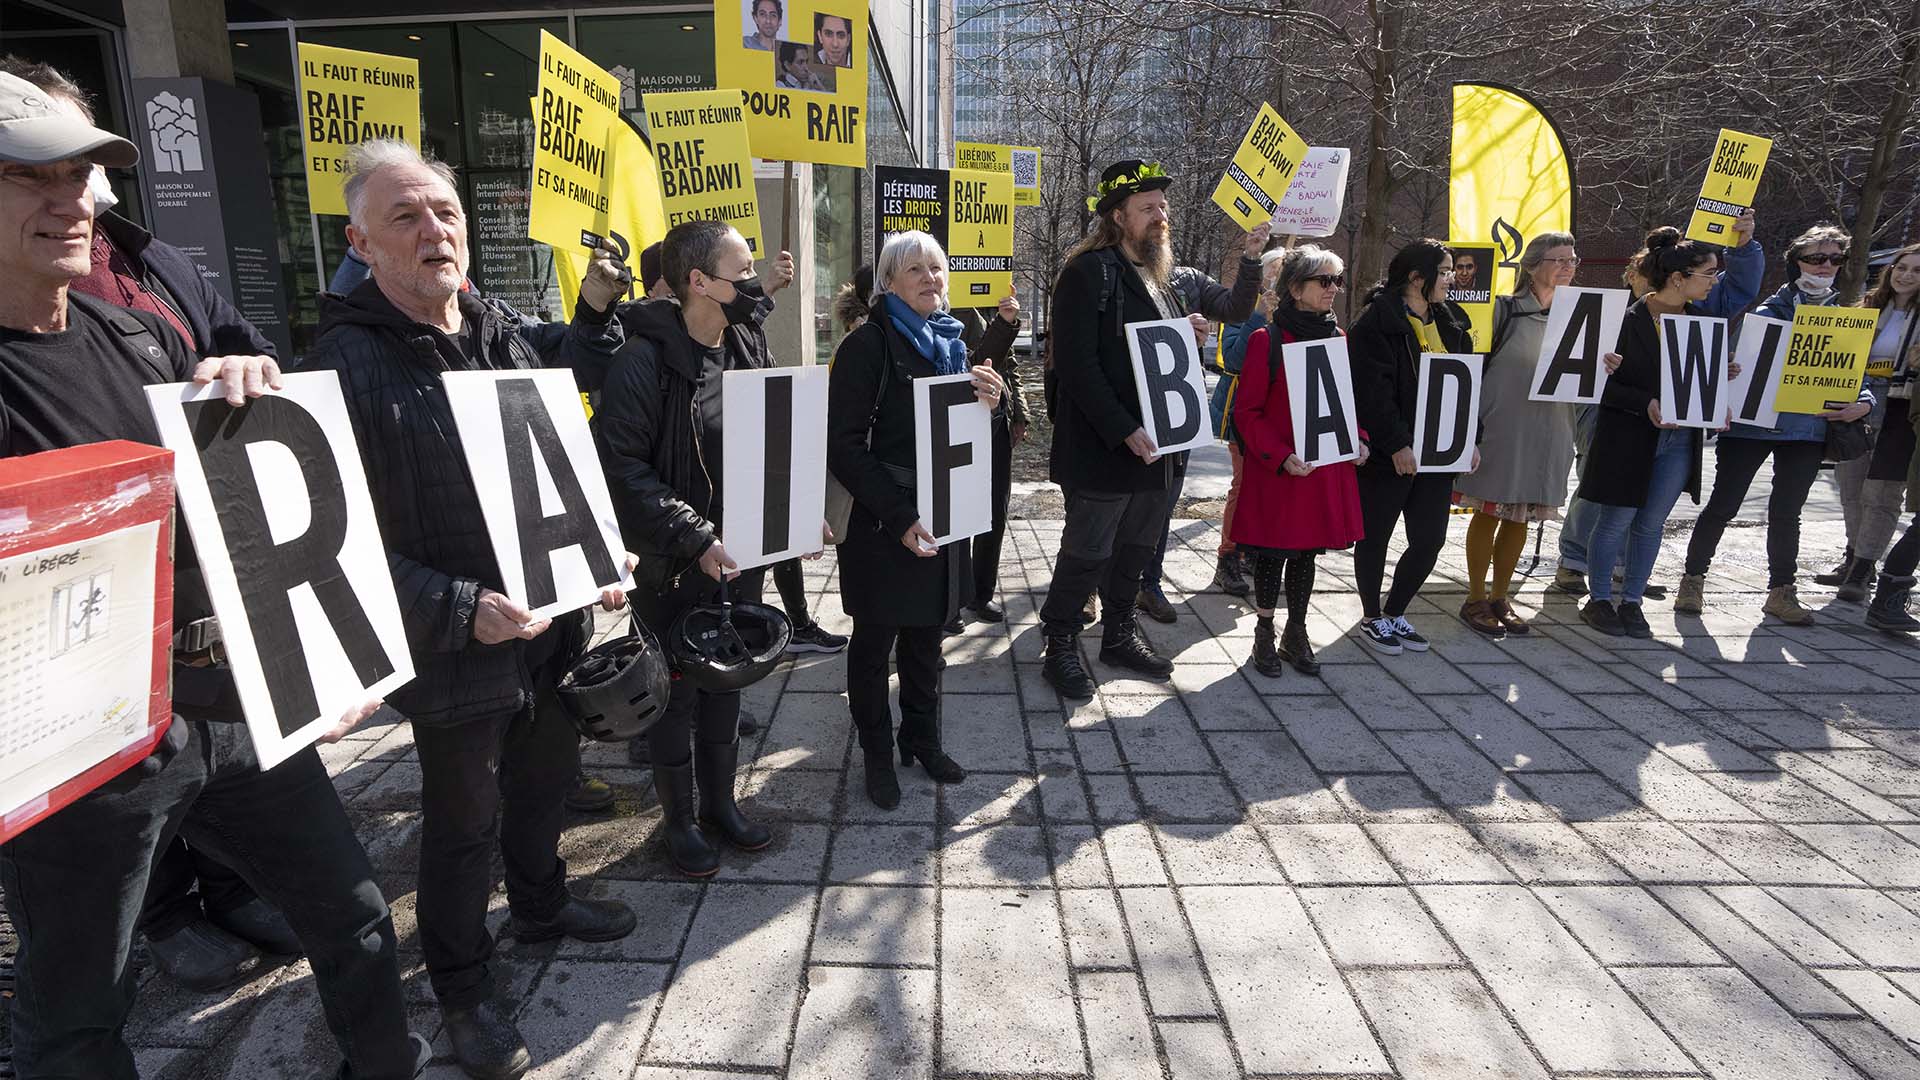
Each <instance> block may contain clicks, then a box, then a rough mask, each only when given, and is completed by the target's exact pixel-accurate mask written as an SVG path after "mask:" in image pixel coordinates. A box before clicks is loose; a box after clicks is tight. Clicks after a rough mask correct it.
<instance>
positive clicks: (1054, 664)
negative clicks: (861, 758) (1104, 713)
mask: <svg viewBox="0 0 1920 1080" xmlns="http://www.w3.org/2000/svg"><path fill="white" fill-rule="evenodd" d="M1046 640H1047V644H1046V651H1044V652H1042V653H1041V654H1040V660H1041V667H1040V674H1041V676H1042V677H1044V678H1045V679H1046V680H1047V682H1049V683H1051V684H1052V685H1053V688H1054V689H1055V690H1058V691H1059V692H1060V696H1061V697H1069V698H1090V697H1092V696H1093V677H1092V676H1090V675H1088V674H1087V667H1086V665H1085V664H1082V663H1081V662H1080V648H1079V645H1078V643H1077V641H1076V639H1075V638H1074V637H1073V635H1071V634H1058V635H1055V634H1049V635H1047V639H1046ZM887 757H888V760H889V761H891V760H892V755H891V754H889V755H888V756H887Z"/></svg>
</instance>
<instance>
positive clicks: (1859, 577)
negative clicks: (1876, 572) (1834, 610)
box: [1833, 559, 1873, 604]
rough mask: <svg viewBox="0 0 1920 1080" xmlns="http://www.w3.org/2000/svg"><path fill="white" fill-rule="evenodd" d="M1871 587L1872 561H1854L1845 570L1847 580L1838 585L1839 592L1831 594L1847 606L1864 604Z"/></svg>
mask: <svg viewBox="0 0 1920 1080" xmlns="http://www.w3.org/2000/svg"><path fill="white" fill-rule="evenodd" d="M1872 585H1873V560H1872V559H1855V560H1853V565H1852V566H1850V567H1848V568H1847V579H1846V580H1845V581H1842V582H1841V583H1840V588H1839V591H1837V592H1835V593H1834V594H1833V596H1834V599H1836V600H1845V601H1846V602H1847V603H1849V604H1864V603H1866V602H1867V594H1868V592H1869V591H1870V587H1871V586H1872Z"/></svg>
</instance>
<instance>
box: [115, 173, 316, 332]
mask: <svg viewBox="0 0 1920 1080" xmlns="http://www.w3.org/2000/svg"><path fill="white" fill-rule="evenodd" d="M93 223H94V224H95V225H96V226H98V227H99V228H100V229H101V230H103V231H104V232H105V233H106V234H107V239H109V240H111V241H113V246H114V247H116V248H118V249H120V253H121V254H122V255H125V256H126V257H127V261H128V262H131V263H132V264H133V265H134V267H135V269H137V270H139V271H140V272H141V276H142V277H143V278H145V281H144V282H143V284H145V285H146V286H147V289H148V291H150V292H152V293H154V294H155V295H157V296H159V297H160V299H161V301H162V302H164V303H166V304H167V305H168V306H169V307H172V308H173V310H174V313H175V314H177V315H179V316H180V317H181V318H182V319H184V320H185V321H186V324H187V329H189V330H191V331H193V349H194V351H195V352H196V353H198V354H200V356H202V357H207V356H271V357H273V358H275V359H276V360H277V359H281V357H280V354H279V352H278V351H276V350H275V349H274V347H273V343H272V342H271V341H268V340H267V339H266V337H265V336H264V335H262V334H261V333H260V331H258V330H255V329H254V328H253V324H252V323H250V322H248V321H247V320H246V318H245V317H244V316H242V315H241V314H240V309H239V308H236V307H234V306H233V305H232V304H231V303H229V302H228V301H227V298H226V297H224V296H222V295H220V290H218V289H216V288H214V287H213V286H212V285H209V284H207V279H206V278H203V277H201V276H200V268H199V267H198V266H195V265H194V264H193V259H192V258H191V257H189V256H188V255H187V253H186V252H184V251H181V250H180V249H179V248H177V247H174V246H173V245H172V244H168V243H165V242H163V241H160V240H156V239H155V238H154V236H153V234H152V233H150V232H148V231H147V230H145V229H143V228H141V227H140V226H138V225H135V224H134V223H133V222H131V221H128V220H127V219H126V218H123V217H121V216H120V215H119V214H116V213H114V212H113V211H111V210H109V211H107V212H106V213H104V214H101V215H100V216H99V217H97V218H95V219H94V220H93ZM155 286H158V288H156V287H155Z"/></svg>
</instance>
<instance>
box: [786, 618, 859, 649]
mask: <svg viewBox="0 0 1920 1080" xmlns="http://www.w3.org/2000/svg"><path fill="white" fill-rule="evenodd" d="M846 648H847V639H846V638H845V637H843V636H842V635H840V634H829V633H827V631H826V629H825V628H824V627H822V626H821V625H820V624H819V623H817V622H812V623H808V624H807V625H805V626H796V627H794V628H793V638H792V640H790V641H788V642H787V651H788V652H790V653H810V652H817V653H837V652H845V651H846Z"/></svg>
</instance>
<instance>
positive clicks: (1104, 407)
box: [1040, 160, 1269, 698]
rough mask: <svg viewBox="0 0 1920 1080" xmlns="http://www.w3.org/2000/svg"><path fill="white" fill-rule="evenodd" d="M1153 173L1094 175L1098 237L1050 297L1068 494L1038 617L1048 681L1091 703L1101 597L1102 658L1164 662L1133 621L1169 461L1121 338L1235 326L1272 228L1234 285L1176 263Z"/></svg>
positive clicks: (1251, 242)
mask: <svg viewBox="0 0 1920 1080" xmlns="http://www.w3.org/2000/svg"><path fill="white" fill-rule="evenodd" d="M1171 183H1173V180H1172V178H1171V177H1168V176H1167V175H1166V174H1165V173H1164V172H1162V171H1161V170H1160V168H1159V166H1157V165H1148V164H1146V163H1144V162H1140V161H1131V160H1130V161H1121V162H1116V163H1115V164H1113V165H1110V166H1108V167H1107V170H1106V172H1104V173H1102V174H1101V179H1100V193H1099V195H1098V197H1097V200H1090V201H1093V202H1094V213H1095V215H1096V217H1095V220H1094V227H1093V231H1092V233H1090V234H1089V235H1088V236H1087V237H1086V239H1084V240H1082V241H1081V242H1080V243H1079V245H1078V246H1076V247H1075V248H1074V249H1073V251H1071V252H1070V253H1068V255H1067V265H1066V266H1065V267H1064V268H1063V269H1062V270H1061V271H1060V278H1059V280H1058V281H1057V282H1056V283H1055V285H1054V293H1053V319H1052V328H1053V337H1052V359H1051V361H1050V364H1051V368H1050V371H1049V378H1050V380H1051V381H1052V382H1051V389H1050V393H1049V401H1050V406H1051V408H1052V411H1053V423H1054V432H1053V453H1052V458H1051V460H1050V467H1049V476H1050V478H1051V479H1052V480H1053V481H1054V482H1055V483H1057V484H1059V485H1060V487H1061V490H1062V491H1064V492H1065V493H1066V497H1067V512H1066V519H1067V520H1066V530H1065V533H1064V535H1062V536H1061V538H1060V555H1059V558H1058V559H1057V560H1056V561H1055V563H1054V567H1053V581H1052V582H1051V583H1050V584H1049V585H1048V587H1047V599H1046V602H1045V604H1043V605H1042V606H1041V609H1040V620H1041V627H1042V632H1043V633H1044V634H1045V637H1046V652H1045V665H1044V667H1043V668H1042V671H1043V673H1044V675H1045V676H1046V679H1047V681H1048V682H1050V683H1052V684H1053V686H1054V688H1055V689H1056V690H1058V691H1060V693H1061V694H1062V695H1064V696H1066V697H1069V698H1088V697H1092V696H1093V679H1092V678H1091V677H1090V676H1088V674H1087V669H1086V668H1085V666H1083V665H1082V664H1081V661H1080V653H1079V645H1078V641H1077V639H1078V637H1079V633H1080V625H1081V620H1080V613H1081V611H1082V610H1083V609H1084V607H1085V605H1086V602H1087V600H1088V598H1089V597H1090V596H1092V595H1093V593H1094V591H1095V590H1096V589H1097V590H1098V591H1099V593H1100V609H1101V615H1102V620H1103V626H1102V630H1101V635H1100V659H1101V661H1102V662H1104V663H1107V664H1112V665H1113V666H1115V667H1123V668H1127V669H1130V670H1132V671H1137V672H1140V673H1142V674H1145V675H1149V676H1152V677H1154V678H1166V677H1167V676H1169V675H1171V674H1172V673H1173V664H1172V663H1170V662H1169V661H1168V660H1166V658H1164V657H1162V656H1160V655H1159V654H1158V653H1156V652H1154V651H1153V648H1152V646H1150V645H1148V644H1147V643H1146V642H1145V641H1144V640H1142V639H1141V637H1140V633H1139V628H1138V626H1137V624H1136V622H1135V618H1134V600H1135V597H1136V595H1137V594H1138V592H1139V589H1140V574H1141V572H1142V571H1143V570H1144V569H1145V568H1146V566H1147V563H1148V562H1149V561H1150V560H1151V559H1152V557H1153V549H1154V545H1155V544H1157V543H1158V542H1159V539H1160V533H1161V530H1162V529H1163V528H1164V527H1165V526H1166V521H1167V516H1168V508H1167V503H1166V498H1167V495H1166V492H1167V484H1168V481H1169V478H1170V472H1171V464H1172V463H1171V461H1170V460H1169V459H1167V458H1164V457H1162V456H1161V455H1160V454H1159V453H1158V451H1157V450H1156V449H1155V447H1154V445H1153V440H1152V439H1151V438H1150V437H1149V436H1148V435H1147V432H1146V429H1145V427H1143V426H1142V423H1141V408H1140V397H1139V393H1138V392H1137V391H1136V390H1135V389H1134V381H1133V366H1132V361H1131V360H1130V358H1129V354H1128V350H1127V342H1126V338H1125V335H1124V332H1123V327H1124V326H1125V325H1126V324H1127V323H1134V322H1150V321H1155V320H1160V319H1178V318H1183V317H1186V316H1189V315H1195V314H1198V315H1204V316H1206V317H1207V318H1209V319H1215V320H1219V321H1222V322H1239V321H1241V320H1243V319H1245V318H1246V317H1247V316H1248V315H1250V314H1252V312H1253V304H1254V300H1255V299H1256V298H1257V296H1258V293H1259V288H1260V262H1259V257H1260V250H1261V248H1262V247H1263V246H1264V245H1265V244H1266V240H1267V234H1268V232H1269V229H1268V227H1267V226H1266V225H1264V224H1263V225H1261V226H1259V227H1258V228H1256V229H1254V230H1253V232H1251V233H1249V234H1247V240H1246V247H1245V250H1244V253H1243V255H1242V258H1241V260H1240V270H1239V273H1238V274H1237V275H1236V276H1235V278H1234V284H1233V288H1231V289H1228V288H1227V287H1225V286H1223V285H1221V284H1220V283H1218V282H1216V281H1214V280H1213V279H1212V278H1210V277H1208V276H1207V275H1206V274H1204V273H1202V272H1201V271H1199V270H1195V269H1194V268H1192V267H1190V266H1174V265H1172V263H1173V255H1172V250H1171V248H1170V247H1169V246H1168V242H1167V234H1168V227H1167V221H1168V207H1167V196H1166V188H1167V186H1168V185H1170V184H1171Z"/></svg>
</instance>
